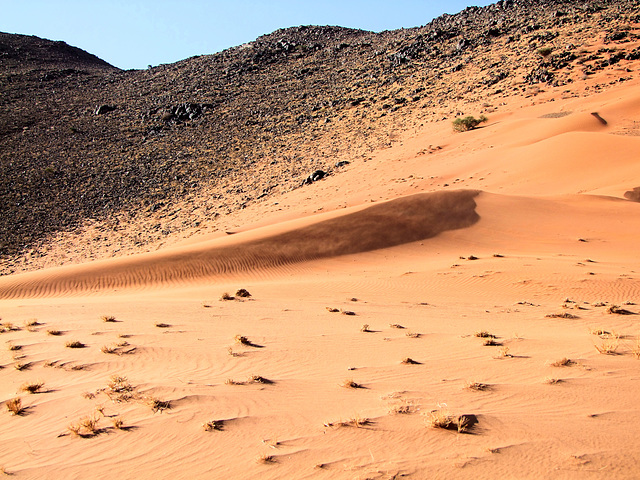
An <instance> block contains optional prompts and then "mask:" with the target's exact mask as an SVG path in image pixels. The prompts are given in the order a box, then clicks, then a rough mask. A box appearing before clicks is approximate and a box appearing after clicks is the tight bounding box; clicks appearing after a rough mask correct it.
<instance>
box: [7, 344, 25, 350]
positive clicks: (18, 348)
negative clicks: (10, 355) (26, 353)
mask: <svg viewBox="0 0 640 480" xmlns="http://www.w3.org/2000/svg"><path fill="white" fill-rule="evenodd" d="M7 348H8V349H9V351H11V352H16V351H18V350H22V345H16V344H15V343H11V342H9V343H7Z"/></svg>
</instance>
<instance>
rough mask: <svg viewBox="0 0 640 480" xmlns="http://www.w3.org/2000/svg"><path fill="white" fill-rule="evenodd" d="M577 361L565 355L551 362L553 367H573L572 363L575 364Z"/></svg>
mask: <svg viewBox="0 0 640 480" xmlns="http://www.w3.org/2000/svg"><path fill="white" fill-rule="evenodd" d="M575 363H576V362H574V361H573V360H571V359H570V358H567V357H564V358H561V359H560V360H556V361H555V362H553V363H551V366H552V367H571V366H572V365H575Z"/></svg>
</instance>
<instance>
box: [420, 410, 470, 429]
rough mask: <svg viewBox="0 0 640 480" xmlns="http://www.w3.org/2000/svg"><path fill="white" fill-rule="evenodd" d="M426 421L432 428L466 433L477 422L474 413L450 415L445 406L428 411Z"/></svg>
mask: <svg viewBox="0 0 640 480" xmlns="http://www.w3.org/2000/svg"><path fill="white" fill-rule="evenodd" d="M426 423H427V425H428V426H430V427H432V428H442V429H445V430H457V431H458V433H467V432H468V431H469V430H471V429H472V428H473V426H474V425H475V424H476V423H478V418H477V417H476V416H475V415H458V416H455V415H451V414H450V413H449V412H448V411H447V410H446V409H445V408H438V409H437V410H433V411H432V412H430V413H429V416H428V417H427V420H426Z"/></svg>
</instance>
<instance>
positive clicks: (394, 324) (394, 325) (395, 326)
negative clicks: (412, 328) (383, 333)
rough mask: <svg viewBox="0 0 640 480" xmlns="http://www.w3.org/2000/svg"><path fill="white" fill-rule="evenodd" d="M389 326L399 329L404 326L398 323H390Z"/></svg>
mask: <svg viewBox="0 0 640 480" xmlns="http://www.w3.org/2000/svg"><path fill="white" fill-rule="evenodd" d="M389 327H391V328H397V329H399V330H403V329H404V328H405V327H403V326H402V325H400V324H399V323H390V324H389Z"/></svg>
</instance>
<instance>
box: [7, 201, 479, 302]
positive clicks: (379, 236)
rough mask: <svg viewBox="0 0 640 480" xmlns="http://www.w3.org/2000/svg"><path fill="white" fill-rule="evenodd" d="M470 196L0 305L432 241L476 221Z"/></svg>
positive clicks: (35, 292) (62, 284)
mask: <svg viewBox="0 0 640 480" xmlns="http://www.w3.org/2000/svg"><path fill="white" fill-rule="evenodd" d="M477 194H478V192H477V191H474V190H459V191H451V192H436V193H421V194H416V195H411V196H408V197H401V198H398V199H395V200H391V201H389V202H384V203H380V204H376V205H372V206H370V207H368V208H365V209H362V210H359V211H356V212H352V213H346V214H344V215H339V216H337V217H334V218H330V219H328V220H320V221H318V222H317V223H312V224H311V225H306V226H301V227H299V228H293V229H291V230H289V231H284V232H281V233H272V234H270V235H267V236H264V237H262V238H253V239H246V237H247V236H249V237H251V236H255V232H248V233H249V235H244V236H243V235H242V234H238V235H234V238H233V239H234V240H237V241H236V242H233V243H231V244H227V245H221V244H220V242H217V241H215V240H214V241H211V242H206V243H204V244H198V245H197V246H195V247H192V248H186V249H176V250H171V251H166V252H160V253H154V254H144V255H138V256H133V257H128V258H124V259H116V260H108V261H103V262H95V263H91V264H86V265H80V266H72V267H61V268H56V269H51V270H48V271H47V270H45V271H43V272H38V273H28V274H24V275H16V276H12V277H8V278H4V279H1V280H0V298H3V299H7V298H23V297H34V296H35V297H39V296H50V295H77V294H82V293H87V292H96V291H98V290H108V289H118V290H121V289H124V288H144V287H151V286H159V285H181V284H186V283H188V282H193V281H196V280H199V279H205V278H210V277H213V276H215V275H227V274H232V273H238V272H242V271H260V270H263V269H267V268H273V267H278V266H282V265H289V264H293V263H298V262H304V261H310V260H317V259H321V258H329V257H336V256H340V255H348V254H355V253H361V252H368V251H371V250H377V249H382V248H388V247H394V246H397V245H401V244H403V243H410V242H415V241H418V240H424V239H427V238H431V237H434V236H436V235H438V234H439V233H442V232H444V231H447V230H454V229H459V228H465V227H469V226H471V225H473V224H474V223H475V222H477V221H478V219H479V216H478V214H477V213H476V211H475V207H476V203H475V201H474V197H476V196H477Z"/></svg>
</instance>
